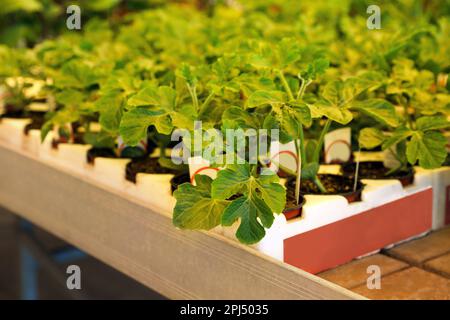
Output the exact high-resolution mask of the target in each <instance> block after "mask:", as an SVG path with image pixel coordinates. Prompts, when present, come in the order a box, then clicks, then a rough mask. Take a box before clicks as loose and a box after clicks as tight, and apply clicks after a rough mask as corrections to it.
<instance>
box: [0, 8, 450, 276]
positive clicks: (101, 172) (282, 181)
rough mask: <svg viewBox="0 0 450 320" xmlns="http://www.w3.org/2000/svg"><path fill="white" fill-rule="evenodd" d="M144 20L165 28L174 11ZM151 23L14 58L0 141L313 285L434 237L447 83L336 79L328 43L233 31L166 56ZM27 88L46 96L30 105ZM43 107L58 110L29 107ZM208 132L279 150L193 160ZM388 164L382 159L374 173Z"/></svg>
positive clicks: (160, 33) (397, 70)
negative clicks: (231, 133) (233, 243)
mask: <svg viewBox="0 0 450 320" xmlns="http://www.w3.org/2000/svg"><path fill="white" fill-rule="evenodd" d="M179 10H180V9H176V13H177V14H176V17H174V18H172V17H171V18H170V19H172V20H171V21H170V24H174V25H184V24H185V23H186V17H187V16H189V15H187V14H186V13H187V12H189V14H190V13H192V14H193V25H194V30H195V31H196V32H197V33H198V34H202V36H205V34H204V33H205V32H206V31H205V29H204V28H203V26H204V24H205V23H204V22H202V21H207V24H208V26H210V27H212V26H214V23H212V22H214V21H215V20H214V19H221V20H223V19H224V16H218V17H214V16H213V17H211V18H206V17H204V16H202V15H201V14H199V13H193V12H190V11H186V12H184V13H185V15H183V14H180V11H179ZM183 10H189V9H183ZM161 14H163V15H164V14H165V16H163V17H161ZM142 16H145V17H149V16H151V17H153V18H155V19H159V20H161V23H162V24H164V23H166V24H167V23H169V22H167V19H168V18H167V17H168V16H170V11H167V12H164V11H163V12H158V13H157V14H155V13H152V12H150V13H145V14H143V15H142ZM142 16H138V17H137V18H136V19H135V20H134V21H133V23H131V24H127V25H124V26H123V27H122V28H121V29H120V31H119V33H118V34H117V35H116V36H112V35H111V36H110V37H106V38H105V39H103V41H102V42H101V43H99V44H98V46H96V47H94V46H92V44H93V43H94V42H95V41H99V37H98V34H97V33H101V32H105V30H104V29H100V30H94V29H89V28H88V30H87V31H86V32H85V34H83V35H82V36H80V38H76V37H75V40H76V41H78V43H76V41H75V40H74V39H73V38H71V37H69V38H68V39H66V38H64V37H61V38H60V39H56V40H49V41H46V42H44V43H42V44H41V45H39V46H38V47H36V48H35V49H33V50H32V51H22V50H13V49H10V48H6V47H1V51H0V54H1V55H2V58H3V59H5V60H6V61H9V63H8V66H9V68H8V69H6V70H3V69H2V77H3V79H4V80H5V81H4V88H5V90H6V93H4V94H3V104H4V114H3V116H2V121H1V123H0V139H2V140H3V141H4V142H7V143H9V144H10V145H13V146H14V145H15V147H18V148H22V149H24V150H27V151H28V152H30V153H32V154H34V155H35V156H37V157H38V158H40V159H42V160H43V161H47V162H51V163H53V164H56V165H62V166H64V167H65V168H68V169H70V170H75V171H76V172H77V173H79V174H81V175H84V176H86V177H87V176H89V177H90V178H92V179H94V180H97V181H99V182H101V183H104V184H106V185H109V186H110V187H112V188H116V189H118V190H120V191H123V192H125V193H126V194H127V195H129V196H133V197H136V198H139V199H140V200H142V201H145V202H147V203H149V204H152V205H154V206H155V207H156V208H157V209H158V210H160V211H161V212H162V213H163V214H169V212H172V214H171V216H172V219H173V223H174V225H175V226H176V227H178V228H181V229H195V230H214V231H215V232H218V233H221V234H223V235H225V236H228V237H231V238H233V239H237V240H238V241H240V242H241V243H244V244H247V245H253V246H254V247H255V248H257V249H258V250H260V251H262V252H264V253H266V254H268V255H270V256H272V257H275V258H277V259H280V260H283V261H286V262H288V263H290V264H293V265H296V266H299V267H301V268H303V269H306V270H308V271H311V272H319V271H321V270H324V269H327V268H330V267H333V266H335V265H337V264H340V263H343V262H346V261H348V260H349V259H352V258H355V257H357V256H360V255H363V254H367V253H370V252H373V251H375V250H378V249H380V248H382V247H384V246H387V245H391V244H394V243H396V242H399V241H403V240H405V239H407V238H410V237H413V236H417V235H420V234H423V233H424V232H427V231H428V230H430V229H431V219H432V210H433V208H432V198H431V192H430V187H431V186H433V187H436V186H437V183H436V179H442V177H443V176H444V175H445V174H446V172H447V171H446V170H444V171H439V172H438V173H436V171H432V170H429V169H434V168H439V167H440V166H441V165H443V164H444V163H445V161H446V159H447V156H448V152H447V149H446V144H447V139H446V137H445V134H444V133H445V131H446V130H447V129H448V127H449V121H448V119H447V113H448V103H449V95H448V88H447V87H448V83H447V82H446V81H445V79H444V80H443V77H444V76H443V73H442V72H441V70H439V72H438V75H436V74H435V73H433V72H431V71H428V70H426V69H424V68H422V69H419V68H418V66H417V65H415V62H414V61H413V60H411V59H408V58H410V56H409V53H408V51H407V50H404V51H402V50H398V51H397V52H395V54H394V53H390V56H389V59H387V60H386V61H385V63H384V64H382V65H381V66H377V65H376V64H374V65H371V66H370V67H371V68H368V66H367V65H366V66H364V67H363V66H359V67H358V68H357V69H356V70H359V71H357V72H352V73H351V72H349V70H347V69H346V72H344V73H342V74H339V72H337V71H342V70H343V69H342V68H343V67H339V66H337V64H341V65H342V66H344V67H346V65H345V63H344V62H345V61H333V60H332V59H330V56H331V57H332V55H331V54H330V52H326V51H325V50H324V48H321V50H317V48H316V46H317V44H306V45H304V44H302V42H301V41H299V39H297V38H295V37H286V36H281V35H279V36H274V35H272V36H271V37H269V38H268V37H265V36H264V35H262V34H258V33H257V34H252V33H249V34H245V35H243V34H237V35H236V34H233V35H232V36H231V35H230V34H228V35H227V36H228V37H229V38H231V39H232V40H229V39H227V41H224V43H223V44H217V46H216V47H215V48H210V47H208V46H207V45H205V44H202V43H200V42H199V41H198V39H197V40H196V41H195V43H197V44H198V46H199V47H198V48H197V49H198V52H196V53H191V52H186V51H183V50H181V51H176V50H174V49H173V47H177V48H184V50H186V47H188V46H187V44H188V43H190V42H191V41H193V36H192V35H188V36H186V38H183V37H180V38H177V39H175V40H173V42H172V43H165V42H164V40H166V39H167V34H165V33H164V30H161V29H159V28H157V29H156V30H148V28H149V25H146V24H145V23H142V20H141V19H140V18H142ZM225 19H229V21H228V22H229V23H231V21H232V20H233V19H235V17H228V18H226V17H225ZM240 19H242V20H244V21H245V23H247V24H248V25H247V26H248V27H249V28H250V29H251V28H255V30H256V29H257V28H259V26H258V24H255V26H252V23H255V22H254V21H253V20H251V19H250V18H245V17H243V16H242V17H240ZM246 19H248V20H246ZM267 19H269V18H268V17H267ZM271 23H273V24H275V25H276V24H277V23H279V24H280V25H279V26H281V22H276V21H272V22H271ZM210 24H211V25H210ZM283 27H286V26H285V25H283ZM212 28H213V27H212ZM217 28H219V27H217ZM105 29H106V30H107V28H105ZM213 30H214V29H213ZM215 31H218V30H215ZM193 33H195V32H193ZM101 34H102V35H103V34H104V33H101ZM207 35H208V36H211V34H210V33H207ZM417 36H418V35H414V36H411V39H409V40H410V41H411V42H413V41H414V39H416V38H415V37H417ZM423 36H424V37H427V36H429V35H423ZM197 37H198V35H197ZM233 37H234V38H233ZM130 39H131V41H130ZM143 39H151V40H150V41H148V40H143ZM68 41H72V43H71V44H72V45H68ZM73 41H75V45H73V44H74V42H73ZM89 43H90V44H91V45H90V44H89ZM243 43H244V45H243ZM121 45H125V46H129V47H125V48H124V47H122V46H121ZM221 45H222V46H221ZM154 46H157V47H156V48H155V47H154ZM146 50H150V51H151V52H150V53H148V52H146ZM107 52H108V53H109V54H105V53H107ZM212 52H213V53H214V58H212V59H211V55H212ZM62 57H64V58H62ZM186 61H187V62H189V63H185V62H186ZM330 61H331V63H330ZM19 79H20V80H19ZM27 79H32V81H30V82H31V86H38V87H40V88H41V90H38V91H39V92H38V94H36V93H32V94H31V95H28V96H26V95H25V92H26V89H28V87H29V86H28V85H25V84H26V82H27ZM37 79H39V80H37ZM37 83H39V85H37ZM42 97H44V98H45V99H46V103H45V105H46V109H41V110H40V111H35V110H32V109H33V107H32V105H33V103H34V105H35V106H36V103H41V102H42ZM200 121H201V124H202V128H203V130H201V129H200V136H201V137H203V136H204V134H205V133H206V132H207V131H208V130H209V129H216V130H215V132H216V133H218V134H217V135H215V136H214V138H215V139H217V140H220V144H221V145H226V146H227V147H228V146H229V145H230V141H227V139H226V138H225V136H226V132H227V130H243V131H246V130H254V132H260V130H262V129H263V130H266V131H265V132H267V134H268V137H267V138H268V140H269V141H270V146H269V148H268V151H267V152H266V154H258V157H257V159H254V158H251V155H250V153H249V152H248V149H249V148H250V144H248V143H247V144H246V145H245V144H244V146H245V148H244V152H242V151H243V150H242V149H239V145H238V144H237V145H235V144H234V141H233V143H231V149H227V155H228V154H229V153H230V151H231V155H233V159H234V160H235V162H234V163H223V162H221V161H220V159H223V158H224V154H222V150H219V151H218V150H213V151H212V152H211V150H209V149H208V150H207V147H206V146H201V147H200V150H198V149H196V150H197V151H199V155H197V156H196V157H194V156H193V154H192V153H193V151H194V149H195V147H194V144H195V141H191V139H190V138H191V137H194V139H193V140H195V136H196V132H198V127H197V125H196V123H199V122H200ZM180 130H184V131H187V132H188V133H189V134H188V135H183V134H178V135H177V132H179V131H180ZM274 130H277V131H276V132H277V135H278V137H275V136H272V132H274ZM174 134H175V136H176V137H177V139H172V137H173V136H174ZM350 135H353V138H350ZM180 137H182V138H181V139H180ZM173 140H175V141H173ZM249 141H250V138H249V137H247V138H246V141H245V142H249ZM180 146H181V147H180ZM372 149H375V150H377V152H370V151H368V150H372ZM206 151H208V152H206ZM354 151H355V152H354ZM206 154H208V156H206ZM380 154H382V159H383V162H380V161H372V160H373V159H380ZM181 160H184V161H181ZM238 160H239V161H238ZM363 160H365V161H363ZM368 160H371V161H368ZM236 162H237V163H236ZM414 166H420V167H421V168H423V169H415V167H414ZM199 169H200V170H199ZM415 171H416V172H415ZM443 172H444V173H443ZM446 181H447V180H445V179H444V181H443V182H442V183H444V184H445V183H446ZM434 191H435V195H434V199H435V200H434V202H435V203H438V200H436V199H437V197H441V196H442V195H441V194H439V190H436V188H435V190H434ZM436 191H438V193H437V194H436ZM172 193H173V197H172ZM175 201H176V202H175ZM172 210H173V211H172ZM399 210H400V211H403V212H400V211H399ZM405 210H407V212H405ZM434 210H436V208H434ZM436 212H437V211H435V213H434V215H435V216H436V215H437V214H438V213H436ZM405 214H407V215H409V218H408V216H405ZM439 214H440V213H439ZM408 219H409V220H408ZM438 224H439V223H438ZM441 224H442V223H441ZM389 225H391V226H392V225H394V226H398V225H401V226H402V227H399V228H397V229H396V228H392V227H389ZM349 230H351V231H352V232H353V236H349V235H348V234H349V232H347V231H349ZM343 232H346V235H345V236H344V235H342V233H343ZM350 233H351V232H350ZM365 234H367V236H368V237H369V238H368V239H362V237H364V235H365ZM339 235H341V237H342V239H339V238H340V236H339ZM358 238H359V239H360V241H359V242H360V244H359V246H356V247H357V248H356V249H355V248H354V247H355V245H354V241H357V240H358ZM373 240H375V241H373Z"/></svg>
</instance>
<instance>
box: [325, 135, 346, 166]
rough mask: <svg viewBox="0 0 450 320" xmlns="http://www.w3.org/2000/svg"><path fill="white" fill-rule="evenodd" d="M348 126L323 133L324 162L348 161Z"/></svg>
mask: <svg viewBox="0 0 450 320" xmlns="http://www.w3.org/2000/svg"><path fill="white" fill-rule="evenodd" d="M351 139H352V131H351V129H350V128H342V129H337V130H334V131H331V132H329V133H327V134H326V135H325V139H324V152H325V163H344V162H348V161H349V160H350V158H351V156H352V147H351V143H352V141H351Z"/></svg>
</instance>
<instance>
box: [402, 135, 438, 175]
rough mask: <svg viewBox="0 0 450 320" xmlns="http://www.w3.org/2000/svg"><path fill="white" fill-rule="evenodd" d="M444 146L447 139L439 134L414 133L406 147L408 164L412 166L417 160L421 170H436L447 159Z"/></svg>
mask: <svg viewBox="0 0 450 320" xmlns="http://www.w3.org/2000/svg"><path fill="white" fill-rule="evenodd" d="M446 144H447V139H446V138H445V137H444V135H443V134H442V133H440V132H436V131H427V132H420V131H415V132H414V133H413V135H412V137H411V140H410V141H409V142H408V143H407V145H406V156H407V158H408V162H409V163H410V164H412V165H414V164H415V163H416V162H417V160H418V161H419V165H420V166H421V167H422V168H425V169H434V168H438V167H439V166H440V165H442V163H443V162H444V161H445V159H446V157H447V149H446V148H445V146H446Z"/></svg>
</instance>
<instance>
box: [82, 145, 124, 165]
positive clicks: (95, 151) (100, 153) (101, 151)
mask: <svg viewBox="0 0 450 320" xmlns="http://www.w3.org/2000/svg"><path fill="white" fill-rule="evenodd" d="M86 157H87V162H88V163H90V164H94V162H95V158H98V157H100V158H117V156H116V153H115V152H114V150H112V149H109V148H91V149H89V150H88V152H87V155H86Z"/></svg>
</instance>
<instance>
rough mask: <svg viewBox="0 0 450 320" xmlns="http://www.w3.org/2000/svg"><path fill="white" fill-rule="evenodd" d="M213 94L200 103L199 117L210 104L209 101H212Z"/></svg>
mask: <svg viewBox="0 0 450 320" xmlns="http://www.w3.org/2000/svg"><path fill="white" fill-rule="evenodd" d="M214 95H215V93H214V92H211V93H210V94H209V95H208V97H206V100H205V101H204V102H203V103H202V105H201V106H200V112H199V115H202V114H203V112H204V111H205V108H206V107H207V106H208V105H209V104H210V103H211V101H212V100H213V99H214Z"/></svg>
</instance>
